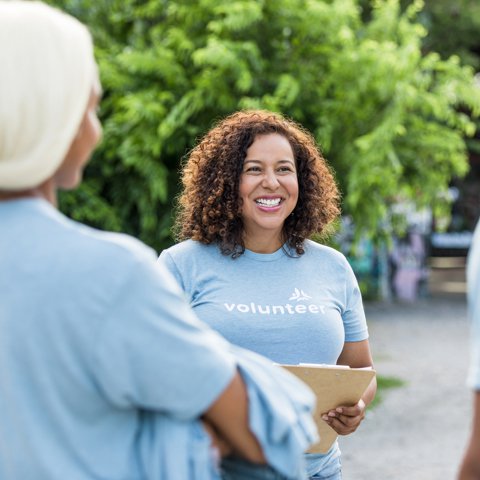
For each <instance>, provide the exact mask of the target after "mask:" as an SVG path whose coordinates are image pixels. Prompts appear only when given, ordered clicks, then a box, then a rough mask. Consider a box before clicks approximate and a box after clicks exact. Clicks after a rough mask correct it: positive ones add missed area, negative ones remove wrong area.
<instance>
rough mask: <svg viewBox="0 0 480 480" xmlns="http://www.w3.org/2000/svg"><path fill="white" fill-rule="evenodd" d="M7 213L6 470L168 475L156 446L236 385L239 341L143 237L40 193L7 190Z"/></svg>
mask: <svg viewBox="0 0 480 480" xmlns="http://www.w3.org/2000/svg"><path fill="white" fill-rule="evenodd" d="M0 225H1V234H0V272H1V273H0V412H1V421H0V478H1V479H2V480H20V479H21V480H55V479H61V480H65V479H68V480H87V479H88V480H94V479H99V480H100V479H102V480H106V479H112V480H113V479H115V480H136V479H142V480H145V479H147V478H148V479H150V478H158V479H160V478H161V479H163V478H165V477H162V476H160V477H153V476H151V475H150V473H149V472H150V471H152V466H151V464H150V463H149V462H154V461H157V464H159V465H162V464H163V463H164V459H162V458H160V459H159V460H158V459H156V458H153V457H152V456H151V457H152V458H148V457H149V455H147V454H146V453H152V451H153V453H155V449H156V448H157V444H159V443H160V442H159V440H160V438H158V435H159V434H160V435H161V434H162V430H161V429H159V428H158V427H159V426H162V428H164V425H162V419H165V418H169V419H170V421H171V422H178V423H179V424H180V423H184V424H185V425H186V426H185V431H187V430H188V432H192V431H193V430H194V428H195V425H193V424H192V423H191V422H192V420H193V419H195V418H197V417H198V416H199V415H200V414H201V413H203V412H204V411H205V410H206V409H207V408H208V407H209V406H210V405H211V404H212V402H213V401H214V400H215V398H217V397H218V396H219V394H220V393H221V392H222V390H223V389H224V388H225V387H226V386H227V385H228V383H229V382H230V380H231V378H232V376H233V374H234V371H235V368H236V367H235V364H236V361H235V359H234V356H233V355H232V354H231V353H230V352H229V351H228V350H227V347H226V342H225V341H224V340H223V339H221V338H220V337H219V336H218V335H217V334H215V333H214V332H212V331H210V329H208V328H207V327H206V326H204V325H203V324H202V323H200V322H199V321H198V320H197V319H196V317H195V316H194V315H193V313H192V312H191V310H190V309H189V308H188V305H187V304H186V303H185V302H184V300H183V298H182V296H181V295H179V292H180V290H179V289H178V286H177V285H176V283H175V281H174V280H173V278H172V277H171V276H170V274H169V273H168V272H166V271H164V270H163V269H160V268H158V266H157V265H156V264H155V260H154V259H155V254H154V252H153V251H151V250H150V249H148V248H147V247H145V246H144V245H142V244H141V243H140V242H137V241H135V240H134V239H132V238H130V237H127V236H125V235H117V234H111V233H102V232H98V231H96V230H93V229H91V228H87V227H85V226H82V225H79V224H77V223H75V222H73V221H71V220H69V219H67V218H65V217H64V216H63V215H61V214H60V213H59V212H58V211H56V210H55V209H54V208H53V207H51V206H50V204H48V203H47V202H45V201H43V200H38V199H22V200H14V201H3V202H0ZM181 352H184V354H183V355H182V353H181ZM154 426H155V428H154ZM198 428H199V427H198V425H197V426H196V429H197V437H199V438H200V440H201V441H203V443H205V438H204V437H205V435H204V434H202V433H199V434H198ZM170 430H171V429H170ZM167 431H168V429H167ZM202 435H203V436H202ZM170 438H172V437H170ZM204 451H205V450H204ZM183 453H184V452H183ZM157 455H158V456H160V455H161V452H160V451H159V452H157ZM181 455H182V452H181V451H180V452H179V456H181ZM173 460H175V458H173ZM182 461H184V459H182V458H177V462H178V463H181V462H182Z"/></svg>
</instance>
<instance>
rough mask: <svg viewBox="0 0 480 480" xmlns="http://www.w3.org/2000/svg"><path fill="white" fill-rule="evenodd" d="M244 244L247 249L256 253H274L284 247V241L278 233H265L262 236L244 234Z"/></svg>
mask: <svg viewBox="0 0 480 480" xmlns="http://www.w3.org/2000/svg"><path fill="white" fill-rule="evenodd" d="M243 242H244V244H245V248H247V249H248V250H250V251H252V252H255V253H273V252H276V251H277V250H278V249H279V248H281V247H282V245H283V243H284V242H283V239H282V238H281V235H279V234H278V233H277V232H274V233H273V232H272V234H270V235H269V232H264V233H262V235H255V236H253V235H248V234H247V233H245V234H244V239H243Z"/></svg>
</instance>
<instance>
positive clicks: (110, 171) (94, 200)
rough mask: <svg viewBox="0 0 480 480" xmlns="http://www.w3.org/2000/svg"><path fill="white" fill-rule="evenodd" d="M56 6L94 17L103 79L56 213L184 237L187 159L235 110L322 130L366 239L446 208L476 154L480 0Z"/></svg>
mask: <svg viewBox="0 0 480 480" xmlns="http://www.w3.org/2000/svg"><path fill="white" fill-rule="evenodd" d="M50 3H51V4H53V5H56V6H59V7H61V8H63V9H65V10H67V11H68V12H70V13H72V14H73V15H75V16H76V17H77V18H79V19H81V20H82V21H83V22H85V23H86V24H87V25H88V26H89V27H90V29H91V31H92V34H93V36H94V39H95V43H96V56H97V59H98V62H99V66H100V74H101V80H102V84H103V89H104V98H103V101H102V105H101V110H100V116H101V119H102V122H103V125H104V140H103V143H102V144H101V146H100V147H99V149H98V150H97V151H96V153H95V155H94V158H93V160H92V162H91V164H90V165H89V167H88V168H87V170H86V172H85V181H84V182H83V184H82V186H81V187H80V188H79V189H78V190H77V191H75V192H69V193H64V194H62V196H61V199H60V205H61V209H62V210H63V211H64V212H66V213H67V214H68V215H70V216H72V217H73V218H75V219H78V220H80V221H82V222H86V223H88V224H90V225H93V226H96V227H99V228H102V229H109V230H118V231H125V232H128V233H130V234H132V235H134V236H136V237H138V238H140V239H142V240H143V241H144V242H146V243H147V244H149V245H151V246H152V247H154V248H155V249H156V250H157V251H160V250H161V249H162V248H164V247H166V246H168V245H170V244H171V243H172V242H173V239H172V237H171V232H170V227H171V223H172V206H173V205H174V199H175V196H176V194H177V193H178V187H179V184H178V171H179V165H180V161H181V159H182V158H183V157H184V156H185V155H186V154H187V153H188V151H189V150H190V149H191V148H192V147H193V145H194V144H195V142H196V140H198V138H199V137H200V136H201V135H202V134H204V133H205V132H206V131H207V130H208V129H209V128H210V127H211V126H212V124H213V122H214V121H216V120H218V119H220V118H221V117H224V116H225V115H227V114H229V113H231V112H233V111H235V110H238V109H243V108H265V109H270V110H275V111H279V112H282V113H284V114H286V115H288V116H290V117H292V118H293V119H295V120H296V121H298V122H300V123H302V124H303V125H304V126H305V127H306V128H308V129H309V130H310V131H311V132H312V133H313V134H314V135H315V137H316V139H317V141H318V143H319V145H320V146H321V149H322V151H323V153H324V155H325V157H326V158H327V159H328V161H329V162H330V163H331V165H332V166H333V168H334V170H335V172H336V176H337V180H338V182H339V184H340V187H341V191H342V195H343V211H344V214H345V215H348V216H350V217H351V218H352V219H353V225H354V232H355V236H356V237H360V236H365V235H366V236H367V237H370V238H375V239H377V240H378V239H384V238H388V237H389V236H390V235H391V234H392V229H394V228H395V222H393V225H392V218H393V217H392V215H391V207H392V205H394V204H395V203H398V202H399V201H400V202H404V201H407V202H412V203H413V204H414V205H415V208H422V207H424V206H428V207H429V208H432V209H433V211H434V212H436V214H437V215H438V214H442V213H443V214H444V213H445V212H448V208H449V205H448V195H446V194H445V193H446V191H447V189H448V186H449V185H450V183H451V182H452V179H454V178H459V177H462V176H463V175H465V174H466V173H467V171H468V168H469V152H472V151H475V149H477V150H476V151H479V152H480V149H479V147H478V145H479V142H478V141H477V140H475V131H476V126H477V122H478V120H477V117H478V116H479V114H480V88H479V87H478V85H477V86H476V85H475V81H474V75H475V70H476V69H479V67H480V38H479V33H478V32H480V3H479V2H478V1H476V0H472V1H467V0H455V1H449V0H431V1H427V2H422V1H399V0H377V1H366V0H275V1H273V0H195V1H193V0H182V1H169V0H51V1H50ZM400 224H401V221H400V222H399V225H400Z"/></svg>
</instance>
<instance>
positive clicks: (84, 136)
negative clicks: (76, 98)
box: [54, 79, 102, 190]
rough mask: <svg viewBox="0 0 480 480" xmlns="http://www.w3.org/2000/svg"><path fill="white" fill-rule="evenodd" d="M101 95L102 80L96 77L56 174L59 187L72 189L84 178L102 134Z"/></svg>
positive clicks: (55, 179) (55, 177)
mask: <svg viewBox="0 0 480 480" xmlns="http://www.w3.org/2000/svg"><path fill="white" fill-rule="evenodd" d="M100 97H101V87H100V81H99V80H98V79H96V81H95V82H94V85H93V87H92V92H91V94H90V98H89V100H88V105H87V110H86V111H85V115H84V117H83V119H82V123H81V124H80V127H79V129H78V132H77V135H76V136H75V138H74V140H73V142H72V144H71V145H70V149H69V150H68V152H67V155H66V156H65V160H64V161H63V163H62V165H61V166H60V167H59V169H58V170H57V171H56V173H55V175H54V181H55V185H56V187H57V188H61V189H65V190H70V189H72V188H75V187H76V186H77V185H78V184H79V183H80V182H81V180H82V173H83V169H84V167H85V165H86V164H87V163H88V160H89V159H90V156H91V154H92V152H93V150H94V149H95V147H96V146H97V144H98V142H99V141H100V138H101V136H102V126H101V124H100V121H99V119H98V117H97V107H98V103H99V102H100Z"/></svg>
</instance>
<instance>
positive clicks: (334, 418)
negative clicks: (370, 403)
mask: <svg viewBox="0 0 480 480" xmlns="http://www.w3.org/2000/svg"><path fill="white" fill-rule="evenodd" d="M365 409H366V405H365V402H364V401H363V400H362V399H360V400H359V401H358V403H357V404H356V405H354V406H353V407H338V408H336V409H335V410H330V411H329V412H326V413H324V414H323V415H322V419H323V420H324V421H325V422H326V423H328V425H330V426H331V427H332V428H333V429H334V430H335V431H336V432H337V433H338V434H339V435H349V434H350V433H353V432H354V431H355V430H356V429H357V428H358V426H359V425H360V423H362V420H363V419H364V418H365Z"/></svg>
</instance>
